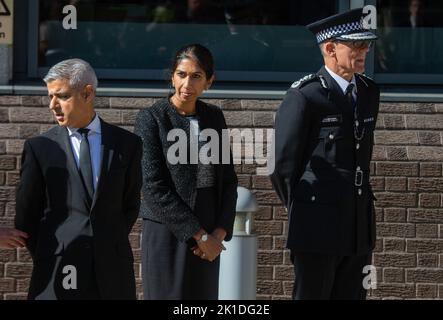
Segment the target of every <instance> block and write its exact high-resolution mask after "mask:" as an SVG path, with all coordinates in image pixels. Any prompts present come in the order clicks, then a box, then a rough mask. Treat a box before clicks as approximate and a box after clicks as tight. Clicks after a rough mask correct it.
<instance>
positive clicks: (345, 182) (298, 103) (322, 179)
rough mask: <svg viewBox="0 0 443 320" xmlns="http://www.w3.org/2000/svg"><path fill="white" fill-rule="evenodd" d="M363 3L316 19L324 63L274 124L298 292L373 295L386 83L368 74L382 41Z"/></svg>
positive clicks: (279, 187)
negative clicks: (380, 118) (375, 158)
mask: <svg viewBox="0 0 443 320" xmlns="http://www.w3.org/2000/svg"><path fill="white" fill-rule="evenodd" d="M363 20H364V15H363V10H362V9H361V8H360V9H355V10H351V11H348V12H345V13H341V14H337V15H334V16H331V17H329V18H326V19H323V20H321V21H318V22H315V23H313V24H311V25H308V29H309V30H310V31H312V32H313V33H314V34H315V35H316V38H317V42H318V44H319V46H320V49H321V52H322V54H323V57H324V63H325V65H324V66H323V67H322V68H321V69H320V71H318V72H317V73H316V74H311V75H308V76H306V77H304V78H303V79H301V80H299V81H297V82H295V83H294V84H293V85H292V87H291V88H290V89H289V90H288V92H287V94H286V96H285V98H284V100H283V102H282V104H281V106H280V108H279V110H278V112H277V115H276V121H275V145H274V146H275V170H274V172H273V173H272V174H271V180H272V183H273V186H274V188H275V190H276V192H277V194H278V195H279V197H280V199H281V200H282V202H283V204H284V206H285V207H286V209H287V211H288V215H289V232H288V240H287V247H288V248H289V249H290V250H291V260H292V262H293V264H294V267H295V284H294V292H293V298H294V299H296V300H301V299H365V298H366V289H367V288H366V289H365V288H364V286H363V280H364V277H365V276H367V274H364V273H363V269H364V267H365V266H367V265H370V264H371V254H372V250H373V248H374V244H375V212H374V205H373V200H375V197H374V195H373V193H372V190H371V186H370V185H369V166H370V160H371V156H372V147H373V140H374V137H373V134H374V129H375V123H376V120H377V114H378V107H379V96H380V93H379V89H378V88H377V86H376V85H375V83H374V82H373V81H372V80H371V79H369V78H368V77H366V76H364V75H363V74H362V73H363V72H364V69H365V58H366V55H367V53H368V52H369V50H370V47H371V45H372V43H373V41H374V40H375V39H377V37H376V36H375V35H374V34H373V33H371V32H370V31H369V30H367V29H365V28H364V24H363Z"/></svg>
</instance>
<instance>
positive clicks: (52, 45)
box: [38, 0, 339, 80]
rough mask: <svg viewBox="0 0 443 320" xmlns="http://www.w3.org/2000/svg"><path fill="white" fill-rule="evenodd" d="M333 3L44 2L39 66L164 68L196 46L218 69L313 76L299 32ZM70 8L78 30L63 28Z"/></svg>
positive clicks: (310, 53) (333, 8) (315, 53)
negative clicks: (73, 62) (75, 63)
mask: <svg viewBox="0 0 443 320" xmlns="http://www.w3.org/2000/svg"><path fill="white" fill-rule="evenodd" d="M338 2H339V1H330V0H317V1H312V0H298V1H294V0H274V1H269V0H169V1H160V0H157V1H155V0H151V1H148V0H129V1H124V2H123V1H113V0H89V1H87V0H78V1H72V0H71V1H62V0H41V1H40V5H39V8H40V14H39V21H40V24H39V59H38V61H39V63H38V64H39V67H50V66H52V65H53V64H55V63H57V62H58V61H60V60H63V59H67V58H70V57H79V58H83V59H85V60H87V61H89V62H90V63H91V64H92V65H93V67H94V68H100V69H117V70H118V69H124V70H163V69H166V68H168V67H169V62H170V59H171V57H172V55H173V54H174V52H175V51H176V50H177V49H178V48H180V47H181V46H183V45H185V44H189V43H195V42H198V43H202V44H204V45H206V46H208V47H209V48H210V49H211V50H212V52H213V54H214V56H215V59H216V68H217V71H264V72H312V71H313V70H316V69H318V66H319V65H320V64H321V55H320V53H319V50H318V47H317V46H316V43H315V39H314V37H313V36H312V34H310V33H309V32H308V31H307V30H306V29H305V28H304V26H305V25H306V24H308V23H310V22H312V21H315V20H317V19H320V18H323V17H326V16H328V15H331V14H334V13H336V12H338V10H337V9H338ZM68 4H73V5H74V6H75V7H76V8H77V18H78V22H77V29H76V30H65V29H64V28H63V26H62V21H63V18H64V17H65V16H66V15H65V14H63V13H62V10H63V7H64V6H65V5H68ZM157 74H158V73H157ZM151 77H152V76H151ZM233 80H234V79H233Z"/></svg>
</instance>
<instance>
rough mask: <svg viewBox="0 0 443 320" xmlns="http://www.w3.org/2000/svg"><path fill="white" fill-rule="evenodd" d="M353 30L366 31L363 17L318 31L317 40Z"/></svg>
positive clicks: (319, 41) (323, 39) (320, 40)
mask: <svg viewBox="0 0 443 320" xmlns="http://www.w3.org/2000/svg"><path fill="white" fill-rule="evenodd" d="M352 31H364V28H363V19H361V20H360V21H356V22H350V23H345V24H341V25H338V26H333V27H331V28H328V29H325V30H322V31H320V32H319V33H317V42H318V43H321V42H323V41H325V40H327V39H331V38H335V37H336V36H340V35H343V34H347V33H349V32H352Z"/></svg>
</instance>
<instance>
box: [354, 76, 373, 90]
mask: <svg viewBox="0 0 443 320" xmlns="http://www.w3.org/2000/svg"><path fill="white" fill-rule="evenodd" d="M357 74H358V76H359V77H360V80H361V81H363V83H364V84H365V85H366V87H369V85H368V82H367V81H368V80H370V81H372V82H373V81H374V80H372V79H371V78H369V77H368V76H367V75H365V74H362V73H357Z"/></svg>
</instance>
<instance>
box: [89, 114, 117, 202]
mask: <svg viewBox="0 0 443 320" xmlns="http://www.w3.org/2000/svg"><path fill="white" fill-rule="evenodd" d="M100 124H101V131H102V137H101V140H102V142H101V146H100V154H101V161H100V175H99V177H98V183H97V189H96V190H95V192H94V198H93V200H92V206H91V211H92V209H93V208H94V206H95V204H96V203H97V199H98V197H99V195H100V192H101V191H102V189H103V187H104V185H105V183H106V178H107V176H108V172H109V169H110V167H111V162H112V158H113V155H114V150H113V148H112V147H111V143H112V133H111V132H110V130H112V129H111V128H110V127H109V126H108V124H107V123H106V122H104V121H103V120H102V119H101V118H100Z"/></svg>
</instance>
